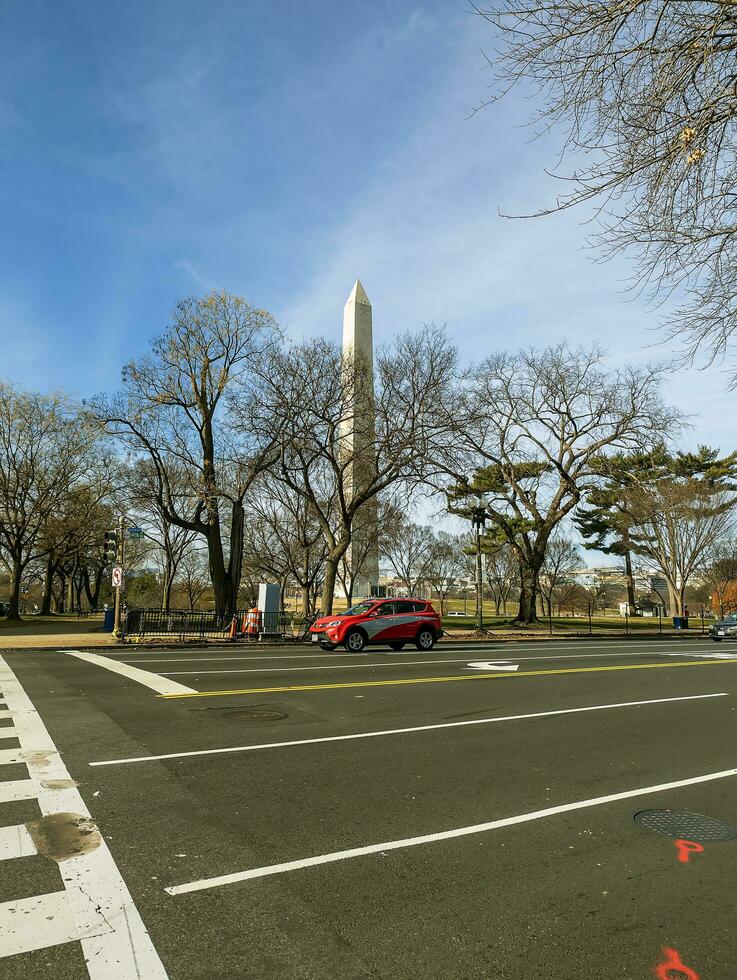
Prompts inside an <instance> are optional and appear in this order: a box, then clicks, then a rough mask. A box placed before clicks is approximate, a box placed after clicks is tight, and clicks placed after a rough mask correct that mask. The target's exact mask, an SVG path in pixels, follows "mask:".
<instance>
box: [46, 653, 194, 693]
mask: <svg viewBox="0 0 737 980" xmlns="http://www.w3.org/2000/svg"><path fill="white" fill-rule="evenodd" d="M59 653H66V654H67V656H69V657H77V658H78V659H79V660H85V661H86V662H87V663H89V664H96V666H98V667H104V668H105V670H110V671H112V672H113V673H114V674H122V675H123V677H127V678H128V680H131V681H135V682H136V684H143V686H144V687H148V688H150V689H151V690H152V691H156V693H157V694H195V693H196V691H195V690H194V688H192V687H185V686H184V684H179V683H178V682H177V681H170V680H169V678H168V677H161V676H160V675H159V674H154V673H152V672H151V671H149V670H141V668H140V667H132V666H131V665H130V664H126V663H123V662H122V661H120V660H111V659H110V658H109V657H101V656H100V655H99V654H97V653H82V651H81V650H59Z"/></svg>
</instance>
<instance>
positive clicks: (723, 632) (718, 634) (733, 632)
mask: <svg viewBox="0 0 737 980" xmlns="http://www.w3.org/2000/svg"><path fill="white" fill-rule="evenodd" d="M709 636H710V637H711V638H712V640H714V642H715V643H721V641H722V640H737V613H732V614H731V615H729V616H725V617H724V619H720V620H719V622H718V623H714V625H713V626H710V627H709Z"/></svg>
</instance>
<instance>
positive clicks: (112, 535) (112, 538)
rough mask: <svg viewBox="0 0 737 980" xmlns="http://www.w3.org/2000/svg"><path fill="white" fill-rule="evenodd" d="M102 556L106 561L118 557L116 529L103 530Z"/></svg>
mask: <svg viewBox="0 0 737 980" xmlns="http://www.w3.org/2000/svg"><path fill="white" fill-rule="evenodd" d="M102 557H103V558H104V560H105V561H106V562H108V561H115V559H116V558H117V557H118V535H117V532H116V531H105V541H104V543H103V546H102Z"/></svg>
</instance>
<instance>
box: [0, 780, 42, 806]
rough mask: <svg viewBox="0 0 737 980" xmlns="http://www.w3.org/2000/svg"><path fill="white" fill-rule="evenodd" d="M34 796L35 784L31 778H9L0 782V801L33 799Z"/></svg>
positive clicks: (14, 801)
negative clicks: (4, 781)
mask: <svg viewBox="0 0 737 980" xmlns="http://www.w3.org/2000/svg"><path fill="white" fill-rule="evenodd" d="M35 797H36V784H35V783H34V782H33V780H32V779H10V780H8V782H6V783H0V803H17V802H18V800H33V799H35Z"/></svg>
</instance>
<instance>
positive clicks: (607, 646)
mask: <svg viewBox="0 0 737 980" xmlns="http://www.w3.org/2000/svg"><path fill="white" fill-rule="evenodd" d="M703 642H704V641H703V640H673V641H669V640H650V641H648V640H640V641H636V642H632V643H627V641H626V640H625V641H619V642H617V643H599V642H596V643H594V644H593V645H594V646H596V648H597V649H600V650H622V649H623V648H626V649H627V650H631V649H632V648H633V647H637V648H638V650H639V648H640V647H651V648H652V647H657V648H659V650H661V651H662V650H663V649H668V650H674V649H678V650H683V649H684V647H685V648H686V649H692V648H693V647H694V646H699V647H700V646H703ZM452 646H455V644H450V643H449V644H448V647H452ZM582 646H584V642H579V643H571V644H566V643H564V642H563V641H556V642H553V643H546V642H540V641H538V642H536V643H521V642H515V643H510V642H504V641H498V642H497V641H493V640H490V641H489V642H487V643H477V644H476V643H475V644H469V645H468V646H464V647H463V648H462V649H463V651H464V652H467V653H488V654H489V656H492V655H494V656H496V655H498V656H500V657H501V658H502V659H514V660H519V659H520V658H523V659H524V654H525V653H526V652H528V651H530V650H535V649H539V648H542V649H547V650H549V649H551V648H552V649H555V650H580V649H581V647H582ZM520 648H521V649H522V653H518V652H516V651H518V650H519V649H520ZM437 649H438V651H439V652H448V653H450V652H451V651H450V650H448V649H447V648H446V646H445V645H441V646H440V647H438V648H437ZM490 650H491V653H489V651H490ZM505 650H509V651H511V652H510V653H508V654H507V653H504V651H505ZM380 653H383V654H384V655H385V656H386V658H387V659H386V662H387V663H391V661H392V658H393V657H396V656H398V654H396V653H394V654H392V653H390V652H389V651H388V650H381V649H380V648H379V649H373V648H372V649H371V650H367V651H366V652H364V653H351V654H336V653H288V654H286V653H285V654H274V653H271V654H251V655H242V656H241V655H238V654H230V656H224V657H214V656H212V655H209V654H205V655H204V656H202V657H158V656H157V655H156V654H138V655H133V654H129V655H128V656H127V657H126V659H125V661H116V663H120V662H123V663H131V664H134V663H151V664H190V663H197V661H198V660H202V661H207V662H208V663H209V662H215V661H216V660H226V661H228V662H230V663H233V662H235V661H236V660H320V659H324V660H325V661H326V664H327V665H330V664H332V663H333V661H332V660H330V658H331V657H338V658H340V659H341V660H345V659H346V657H350V659H351V661H354V660H358V659H359V658H360V657H368V656H375V655H377V654H380ZM402 655H403V656H405V657H406V656H407V652H406V651H405V652H404V653H403V654H402ZM578 656H582V657H593V656H596V657H600V656H604V654H600V653H597V654H591V653H585V654H579V655H578ZM606 656H611V654H606ZM622 656H623V657H625V656H632V654H627V653H626V652H625V653H622ZM527 659H529V660H541V659H544V657H540V656H534V657H528V658H527ZM560 659H562V658H560ZM571 659H573V656H572V657H571Z"/></svg>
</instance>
